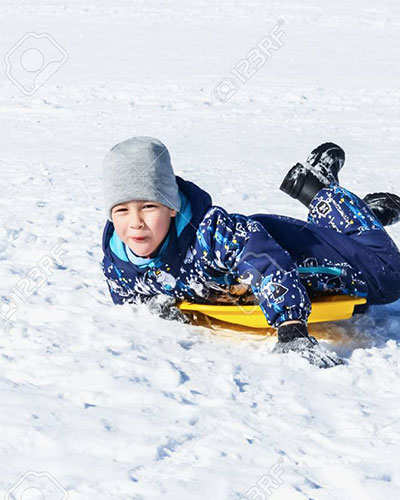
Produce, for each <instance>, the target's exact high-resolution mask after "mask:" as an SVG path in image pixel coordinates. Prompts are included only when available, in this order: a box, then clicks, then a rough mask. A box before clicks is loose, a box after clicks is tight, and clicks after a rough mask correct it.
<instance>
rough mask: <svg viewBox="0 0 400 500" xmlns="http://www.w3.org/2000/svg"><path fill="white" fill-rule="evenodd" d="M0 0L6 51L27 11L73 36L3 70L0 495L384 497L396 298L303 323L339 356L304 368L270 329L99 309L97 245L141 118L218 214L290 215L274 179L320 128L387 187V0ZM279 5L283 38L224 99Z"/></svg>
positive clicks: (396, 451) (392, 5) (393, 140)
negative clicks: (220, 89)
mask: <svg viewBox="0 0 400 500" xmlns="http://www.w3.org/2000/svg"><path fill="white" fill-rule="evenodd" d="M0 8H1V11H2V14H3V15H2V16H1V17H2V29H1V31H0V38H1V46H2V52H3V54H4V55H5V54H6V53H7V51H9V50H10V49H11V47H12V46H13V45H14V44H15V43H17V42H18V40H19V39H20V38H22V37H23V36H24V35H25V34H26V33H27V32H35V33H49V35H51V36H52V37H53V38H54V39H55V40H56V41H57V42H58V43H59V44H60V45H61V47H62V48H63V49H64V50H65V51H66V53H67V54H68V59H67V61H66V62H65V64H64V65H63V66H62V67H60V68H59V70H58V71H56V72H55V74H54V75H52V76H51V78H49V80H48V81H46V82H45V83H44V84H43V85H42V86H41V87H40V88H39V89H37V91H36V92H35V93H33V95H31V96H28V95H25V94H24V93H23V92H21V91H20V90H19V89H18V88H17V87H16V86H14V85H13V84H12V83H11V82H10V80H9V79H8V78H7V77H6V75H5V74H4V75H3V78H2V79H1V82H0V85H1V94H0V110H1V115H0V117H1V125H2V127H1V129H2V134H1V139H0V140H1V152H2V154H1V158H0V168H1V173H2V175H1V184H0V187H1V192H2V197H1V199H0V208H1V215H0V260H1V261H2V265H1V267H0V298H1V299H2V302H3V305H4V304H5V303H6V302H7V299H9V300H10V299H11V300H12V301H13V302H12V304H14V303H16V304H17V308H16V310H15V311H14V312H13V314H12V316H11V317H10V319H9V320H8V321H6V322H1V323H0V325H1V337H0V355H1V358H0V359H1V362H0V370H1V371H0V401H1V412H0V429H1V440H0V462H1V468H0V471H1V474H0V491H1V494H2V495H3V496H4V498H18V499H19V498H24V500H27V499H28V498H31V499H32V498H43V497H44V496H45V497H46V498H50V497H51V498H52V499H53V498H54V499H56V500H57V499H58V498H66V496H68V498H69V499H71V500H72V499H73V500H75V499H76V500H79V499H87V498H96V499H107V500H114V499H124V500H126V499H132V500H133V499H135V500H142V499H144V500H150V499H155V498H163V499H181V498H182V499H183V498H185V499H186V498H190V499H196V500H197V499H202V500H203V499H204V498H207V497H209V498H215V499H218V500H224V499H226V500H227V499H230V500H231V499H238V500H241V499H242V500H243V499H249V500H250V499H257V500H258V499H260V500H261V499H265V498H273V499H277V500H279V499H282V500H283V499H284V500H305V499H313V500H332V499H335V500H347V499H348V498H357V499H360V500H369V499H371V500H372V499H374V500H377V499H385V500H390V499H397V498H399V496H400V472H399V467H398V464H399V463H400V446H399V441H400V424H399V421H400V405H399V401H400V345H399V341H400V303H399V302H397V303H394V304H389V305H386V306H373V307H372V308H371V309H370V311H368V313H367V314H365V315H363V316H354V317H353V318H352V319H350V320H348V321H344V322H337V323H332V324H324V325H317V326H311V327H310V331H311V332H312V333H313V334H315V336H316V337H317V338H323V339H324V340H322V341H321V343H322V344H323V345H324V346H326V347H327V348H329V349H333V350H335V351H336V352H337V353H338V354H340V355H342V356H344V357H345V359H346V364H345V365H344V366H338V367H335V368H333V369H328V370H319V369H318V368H316V367H313V366H311V365H309V364H308V363H307V362H306V361H305V360H302V359H300V358H299V357H297V356H296V355H295V354H293V355H287V356H278V355H273V354H271V350H272V348H273V346H274V342H275V340H274V338H273V337H272V338H271V337H267V336H260V337H256V336H253V335H244V334H243V335H239V334H230V335H228V334H227V333H224V332H222V333H221V334H220V335H215V334H214V333H215V332H212V331H210V330H207V329H205V328H203V327H200V326H187V325H183V324H178V323H171V322H168V321H164V320H161V319H158V318H156V317H153V316H151V315H150V314H149V312H148V311H147V310H146V308H145V307H142V306H140V307H133V306H129V305H125V306H123V307H115V306H114V305H113V304H112V302H111V298H110V296H109V293H108V290H107V286H106V283H105V281H104V278H103V275H102V272H101V267H100V262H101V259H102V250H101V236H102V231H103V227H104V223H105V213H104V209H103V200H102V192H101V161H102V158H103V156H104V154H105V153H106V152H107V151H108V150H109V149H110V148H111V147H112V146H113V145H114V144H116V143H117V142H120V141H122V140H124V139H126V138H128V137H129V136H131V135H135V134H137V135H150V136H154V137H157V138H159V139H160V140H162V141H163V142H164V143H165V144H166V145H167V146H168V148H169V150H170V152H171V157H172V161H173V165H174V167H175V170H176V173H177V174H178V175H181V176H183V177H184V178H187V179H190V180H192V181H193V182H195V183H198V184H199V185H200V186H201V187H203V188H204V189H206V190H208V191H209V192H210V193H211V195H212V197H213V201H214V203H215V204H218V205H221V206H223V207H224V208H226V209H227V210H228V211H232V212H238V213H245V214H251V213H257V212H266V213H277V214H285V215H289V216H292V217H298V218H301V219H303V220H305V218H306V215H307V212H306V209H305V207H303V206H302V205H301V204H299V203H297V204H296V203H295V202H294V201H293V200H292V199H291V198H289V197H287V196H286V195H285V194H284V193H282V192H281V191H279V189H278V187H279V185H280V183H281V181H282V179H283V176H284V175H285V174H286V172H287V170H288V169H289V168H290V167H291V166H292V165H293V164H294V163H296V162H297V161H304V160H305V158H306V157H307V155H308V153H309V152H310V151H311V149H312V148H313V147H315V146H316V145H318V144H319V143H321V142H325V141H333V142H336V143H338V144H340V145H341V146H342V147H343V148H344V150H345V151H346V155H347V157H346V164H345V167H344V169H343V171H342V173H341V176H340V178H341V182H342V184H343V186H344V187H346V188H347V189H350V190H351V191H354V192H355V193H356V194H357V195H359V196H361V197H363V196H365V195H366V194H367V193H369V192H375V191H389V192H396V193H397V194H399V188H400V173H399V170H398V154H399V151H400V149H399V144H398V136H399V132H400V119H399V116H400V114H399V111H400V92H399V90H398V81H399V77H400V67H399V65H398V60H399V56H400V54H399V52H400V35H399V24H400V18H399V14H400V10H399V7H398V4H397V2H395V0H384V1H382V2H379V3H376V2H372V1H370V0H368V1H366V2H361V0H356V1H354V2H352V3H351V4H349V3H347V2H345V1H344V0H338V1H337V2H335V4H330V5H329V6H328V4H326V5H325V4H323V3H321V2H318V1H317V0H304V1H302V2H300V1H296V2H291V1H289V0H281V1H279V2H278V1H277V0H272V1H270V2H268V3H265V2H262V1H261V0H251V1H249V2H233V1H232V0H221V1H220V2H211V1H210V0H202V1H196V2H195V1H193V0H187V1H186V2H183V1H181V0H169V1H164V2H161V1H152V2H145V1H143V0H142V1H139V0H138V1H134V2H128V1H126V0H115V1H114V2H111V1H106V0H100V1H98V2H96V3H94V2H90V1H88V0H80V1H77V0H73V1H70V2H68V3H67V2H65V3H64V2H61V1H59V0H38V1H36V2H32V0H21V1H20V2H7V1H3V2H2V4H1V7H0ZM279 20H281V21H283V24H282V25H281V28H282V30H283V32H284V35H283V36H282V41H283V45H282V47H280V49H279V50H278V51H276V52H274V53H273V55H272V57H270V59H268V60H267V61H266V63H265V64H264V65H263V66H262V67H260V69H259V70H258V71H257V72H256V74H255V75H254V76H252V77H251V78H250V79H249V80H248V81H247V82H246V83H244V84H241V85H240V88H239V89H238V91H237V92H236V93H235V95H233V96H232V98H231V99H230V100H228V101H227V102H225V103H222V102H220V101H219V100H218V99H217V98H216V96H215V95H214V93H213V89H214V87H215V86H216V85H217V84H218V82H220V81H221V80H222V79H223V78H225V77H232V73H231V69H232V68H234V67H235V65H236V64H237V63H238V62H239V61H240V60H241V59H243V58H245V57H246V54H248V53H249V51H251V49H253V48H254V47H256V46H257V43H258V42H259V41H260V40H261V39H262V38H263V37H264V36H265V35H267V34H268V33H269V32H270V30H271V29H273V28H274V26H275V25H276V23H277V22H278V21H279ZM387 230H388V233H389V234H390V235H391V236H392V237H393V239H394V240H395V241H396V243H397V244H399V243H400V224H398V225H396V226H391V227H389V228H387ZM40 266H41V268H40ZM43 273H44V277H43ZM32 280H33V281H32ZM16 290H17V291H16ZM18 290H19V293H20V294H21V291H25V294H26V295H27V296H28V298H27V299H24V300H21V298H19V299H18ZM4 310H5V309H3V311H4ZM41 473H46V474H47V475H42V476H40V477H39V476H35V474H41ZM21 478H22V479H23V481H22V482H19V483H18V481H20V480H21ZM24 481H25V482H24ZM35 481H36V483H35ZM56 482H57V484H59V485H60V487H59V488H58V487H57V486H56ZM35 484H36V486H35ZM38 484H39V486H38ZM24 488H25V489H24ZM12 492H14V496H13V497H11V496H10V495H11V493H12Z"/></svg>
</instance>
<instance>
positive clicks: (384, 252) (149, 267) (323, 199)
mask: <svg viewBox="0 0 400 500" xmlns="http://www.w3.org/2000/svg"><path fill="white" fill-rule="evenodd" d="M343 163H344V152H343V150H342V149H341V148H340V147H339V146H337V145H335V144H333V143H326V144H322V145H321V146H319V147H318V148H316V149H315V150H313V151H312V153H311V154H310V155H309V157H308V159H307V162H306V163H305V165H302V164H300V163H298V164H296V165H295V166H294V167H293V168H292V169H291V170H290V171H289V172H288V174H287V175H286V177H285V179H284V181H283V183H282V185H281V188H280V189H281V190H282V191H284V192H285V193H287V194H289V195H290V196H292V197H293V198H295V199H298V200H299V201H300V202H301V203H303V204H304V205H306V206H307V207H308V208H309V216H308V222H307V224H304V222H303V221H300V220H298V219H294V218H291V217H285V216H281V215H270V214H254V215H250V216H245V215H241V214H237V213H227V212H226V211H225V210H224V209H223V208H222V207H218V206H214V205H212V201H211V197H210V195H209V194H208V193H206V192H205V191H203V190H202V189H201V188H200V187H198V186H197V185H195V184H193V183H192V182H190V181H185V180H184V179H182V178H181V177H179V176H175V174H174V172H173V168H172V166H171V160H170V155H169V152H168V150H167V148H166V147H165V145H164V144H162V143H161V142H160V141H159V140H157V139H154V138H152V137H132V138H131V139H128V140H126V141H124V142H121V143H120V144H117V145H116V146H114V147H113V148H112V149H111V151H109V152H108V153H107V155H106V156H105V158H104V163H103V180H104V185H103V187H104V196H105V208H106V213H107V217H108V221H107V223H106V226H105V228H104V233H103V252H104V259H103V272H104V274H105V277H106V279H107V283H108V287H109V291H110V294H111V297H112V300H113V302H114V303H115V304H123V303H125V302H129V303H136V304H137V303H146V304H148V305H149V307H150V308H151V310H152V311H155V312H156V313H157V314H159V315H160V316H162V317H164V318H167V319H178V320H181V321H187V318H186V317H185V316H184V315H183V313H182V312H181V311H180V310H179V308H178V307H177V306H176V303H177V302H179V301H181V300H183V299H187V300H190V301H194V302H198V303H217V302H227V303H236V304H252V303H259V305H260V307H261V309H262V311H263V313H264V315H265V317H266V319H267V321H268V323H269V324H270V325H271V326H273V327H275V328H277V329H278V342H277V344H276V346H275V348H274V352H279V353H285V352H288V351H296V352H298V353H299V354H301V355H302V356H303V357H305V358H307V359H308V360H309V361H310V362H312V363H314V364H316V365H317V366H320V367H327V366H334V365H336V364H340V363H342V361H341V360H340V359H339V358H338V357H337V356H336V355H335V354H331V353H328V352H327V351H326V350H324V349H322V348H321V347H320V346H319V344H318V342H317V341H316V339H315V338H314V337H312V336H310V335H309V334H308V330H307V320H308V316H309V314H310V312H311V301H310V299H311V298H312V297H313V296H315V295H321V294H329V293H333V294H341V293H343V294H350V295H356V296H362V297H367V305H369V304H385V303H390V302H393V301H395V300H397V299H398V298H399V297H400V252H399V250H398V248H397V247H396V245H395V243H394V242H393V241H392V240H391V238H390V237H389V235H388V233H387V232H386V231H385V229H384V227H383V226H384V225H389V224H393V223H395V222H397V221H398V220H399V219H400V199H399V198H398V197H397V196H396V195H392V194H390V193H375V194H371V195H368V196H367V197H366V198H365V200H361V199H360V198H358V197H357V196H356V195H354V194H352V193H350V192H349V191H347V190H346V189H344V188H342V187H341V186H340V185H339V179H338V174H339V171H340V169H341V168H342V167H343Z"/></svg>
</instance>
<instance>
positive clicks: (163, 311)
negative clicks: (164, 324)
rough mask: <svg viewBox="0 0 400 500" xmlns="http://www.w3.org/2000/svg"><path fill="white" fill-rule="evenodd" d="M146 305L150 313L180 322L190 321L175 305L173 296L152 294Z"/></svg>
mask: <svg viewBox="0 0 400 500" xmlns="http://www.w3.org/2000/svg"><path fill="white" fill-rule="evenodd" d="M147 305H148V307H149V310H150V312H151V313H152V314H156V315H157V316H159V317H160V318H163V319H167V320H170V321H179V322H181V323H190V319H189V317H188V316H186V314H183V312H182V311H181V310H180V309H179V307H178V306H177V305H176V299H175V297H171V296H169V295H165V294H159V295H154V297H152V298H151V299H150V300H149V301H148V302H147Z"/></svg>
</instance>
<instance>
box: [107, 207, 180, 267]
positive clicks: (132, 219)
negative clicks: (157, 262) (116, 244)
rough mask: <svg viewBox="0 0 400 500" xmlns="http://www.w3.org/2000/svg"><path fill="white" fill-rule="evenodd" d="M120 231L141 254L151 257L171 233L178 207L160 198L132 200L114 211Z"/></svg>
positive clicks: (122, 236) (137, 253)
mask: <svg viewBox="0 0 400 500" xmlns="http://www.w3.org/2000/svg"><path fill="white" fill-rule="evenodd" d="M111 216H112V220H113V224H114V227H115V230H116V232H117V235H118V237H119V239H120V240H121V241H123V242H124V243H125V244H126V245H128V247H129V248H130V249H131V250H132V251H133V252H134V253H135V254H136V255H138V256H139V257H150V256H151V254H152V253H153V252H154V251H155V250H156V249H157V248H158V247H159V245H160V244H161V242H162V241H163V239H164V238H165V236H166V235H167V233H168V230H169V226H170V223H171V217H175V216H176V210H173V209H172V208H169V207H166V206H165V205H162V204H161V203H158V202H156V201H128V202H126V203H120V204H119V205H115V206H114V207H113V209H112V212H111Z"/></svg>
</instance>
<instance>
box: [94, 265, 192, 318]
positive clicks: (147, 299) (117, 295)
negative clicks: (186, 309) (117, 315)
mask: <svg viewBox="0 0 400 500" xmlns="http://www.w3.org/2000/svg"><path fill="white" fill-rule="evenodd" d="M106 263H107V259H106V258H104V259H103V263H102V267H103V273H104V276H105V278H106V281H107V286H108V290H109V292H110V295H111V298H112V301H113V302H114V304H116V305H122V304H126V303H128V304H134V305H139V304H145V305H147V306H148V308H149V311H150V312H151V313H152V314H155V315H157V316H159V317H160V318H163V319H167V320H175V321H180V322H182V323H189V322H190V321H189V318H188V317H187V316H186V315H185V314H184V313H183V312H182V311H181V310H180V309H179V308H178V307H177V301H176V299H175V298H174V297H171V296H169V295H165V294H154V295H145V294H142V293H139V292H136V291H134V290H132V289H131V288H129V287H126V286H124V284H123V283H122V282H121V281H120V280H119V277H118V276H117V274H116V273H115V266H114V265H112V266H110V265H108V266H106V265H105V264H106Z"/></svg>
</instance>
